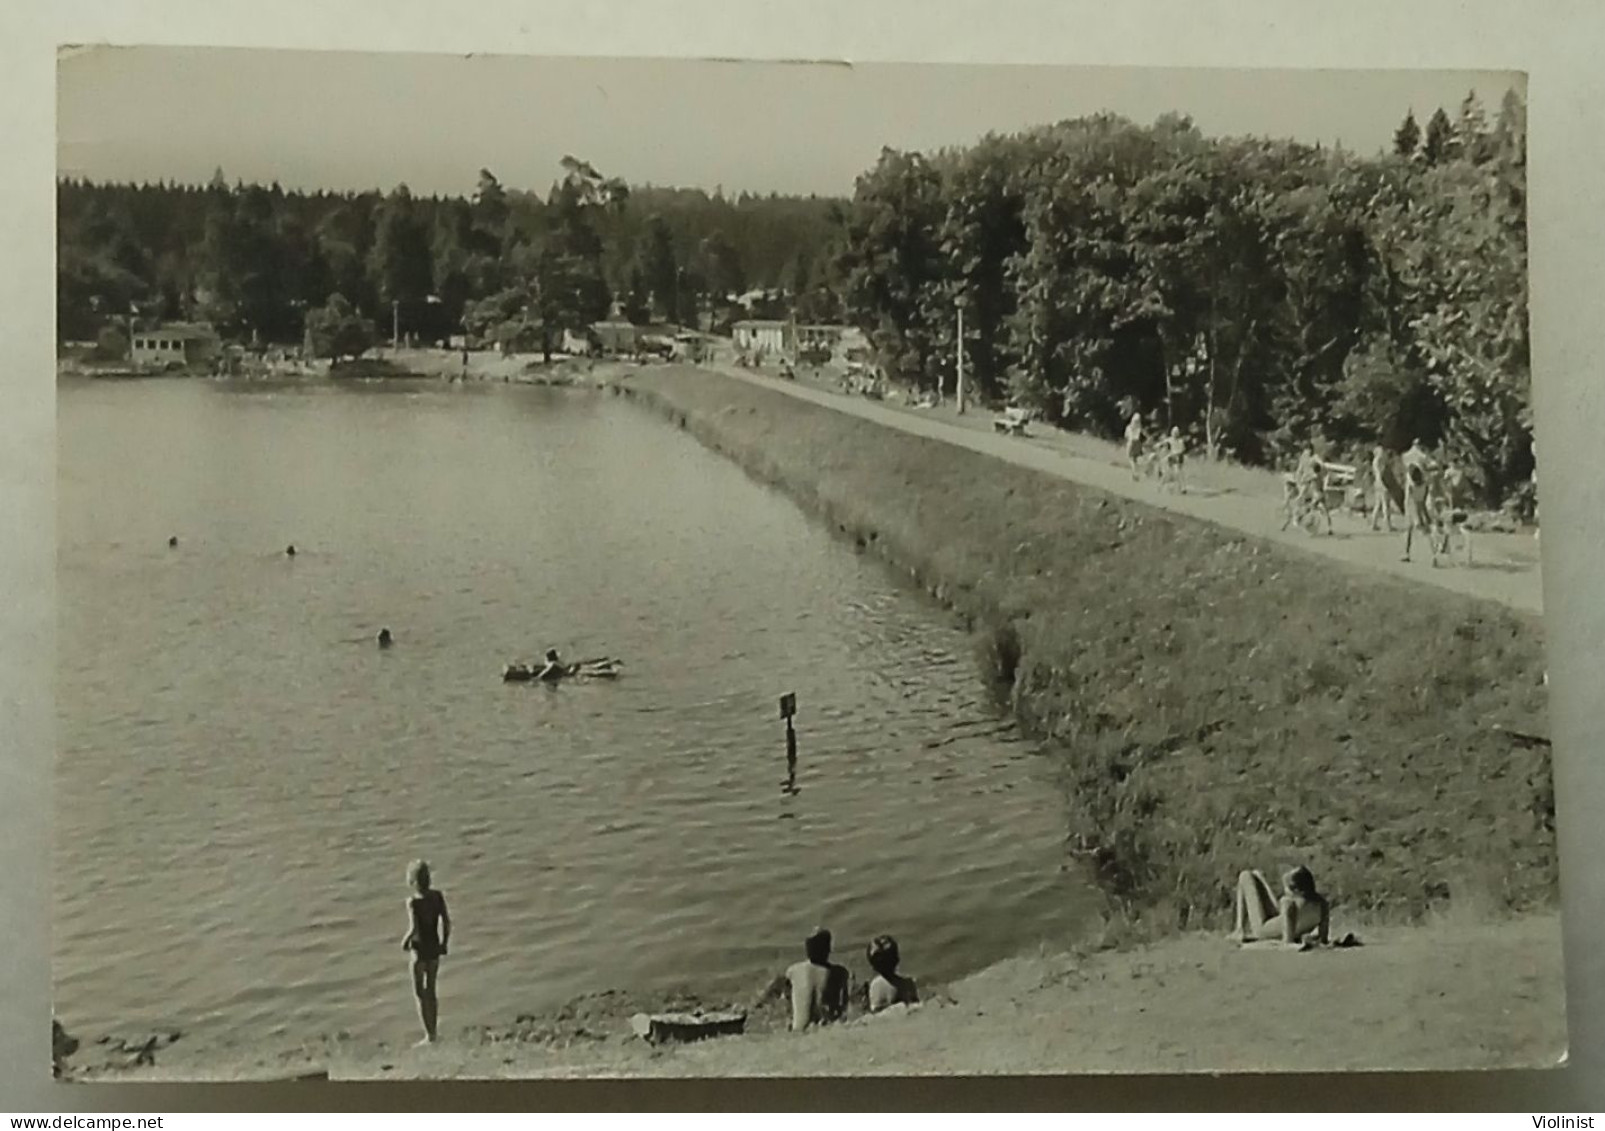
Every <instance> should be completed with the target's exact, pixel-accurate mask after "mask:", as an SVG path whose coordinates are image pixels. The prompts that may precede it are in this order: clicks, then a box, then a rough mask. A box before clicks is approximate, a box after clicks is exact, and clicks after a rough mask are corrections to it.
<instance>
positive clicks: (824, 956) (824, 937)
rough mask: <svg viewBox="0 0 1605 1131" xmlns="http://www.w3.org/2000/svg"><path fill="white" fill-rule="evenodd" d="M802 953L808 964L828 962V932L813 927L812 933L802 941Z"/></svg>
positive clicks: (821, 928)
mask: <svg viewBox="0 0 1605 1131" xmlns="http://www.w3.org/2000/svg"><path fill="white" fill-rule="evenodd" d="M803 953H804V954H806V955H808V961H809V962H821V963H823V962H828V961H830V932H829V931H827V930H825V928H823V927H815V928H814V933H813V934H811V935H809V936H808V937H807V938H806V939H804V940H803Z"/></svg>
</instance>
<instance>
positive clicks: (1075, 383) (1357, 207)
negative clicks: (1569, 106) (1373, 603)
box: [834, 91, 1533, 505]
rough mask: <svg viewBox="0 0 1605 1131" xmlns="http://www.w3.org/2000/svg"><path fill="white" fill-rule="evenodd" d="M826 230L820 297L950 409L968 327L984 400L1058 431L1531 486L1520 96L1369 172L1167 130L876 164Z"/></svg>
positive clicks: (1000, 144) (1120, 130)
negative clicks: (1354, 458) (1435, 464)
mask: <svg viewBox="0 0 1605 1131" xmlns="http://www.w3.org/2000/svg"><path fill="white" fill-rule="evenodd" d="M844 220H845V233H844V236H845V238H844V241H843V244H842V247H841V251H840V254H839V256H838V257H837V259H836V260H835V264H834V266H835V276H834V285H835V286H836V287H837V288H838V289H839V291H840V294H841V296H842V298H843V300H844V302H845V306H846V309H847V311H848V314H849V317H850V318H851V320H852V321H854V322H856V323H857V324H858V325H860V326H861V327H862V328H864V329H865V330H866V331H868V332H869V333H870V335H871V339H872V341H873V342H874V343H875V344H876V346H877V348H878V351H879V354H880V357H881V359H882V364H883V365H884V366H885V367H886V369H887V370H888V371H889V372H890V373H891V374H892V375H893V376H894V378H896V379H900V380H903V381H907V382H910V383H914V384H918V385H925V386H927V387H934V386H937V385H942V386H944V387H946V388H948V389H950V390H951V389H952V388H953V382H954V372H953V371H954V369H955V355H956V348H955V346H956V343H955V335H956V333H957V323H958V319H957V317H956V315H957V308H958V307H960V306H962V308H963V312H964V343H963V348H964V352H965V356H966V359H967V363H968V367H969V372H970V373H971V374H973V378H974V380H975V381H976V382H977V383H978V385H979V387H980V391H981V393H982V394H983V395H984V396H986V397H989V398H996V399H1003V398H1009V399H1012V400H1013V401H1014V402H1015V403H1019V404H1022V405H1026V406H1029V407H1031V408H1033V409H1035V410H1037V411H1038V412H1040V413H1041V414H1043V415H1044V416H1045V417H1047V418H1048V419H1050V420H1054V421H1059V422H1062V423H1065V424H1067V425H1069V426H1072V427H1076V428H1080V429H1084V430H1089V431H1093V432H1097V433H1102V434H1105V435H1114V434H1117V433H1118V432H1119V430H1120V428H1121V427H1122V425H1123V423H1124V421H1125V419H1127V418H1129V415H1130V414H1131V413H1132V412H1134V411H1140V412H1143V413H1144V414H1149V413H1156V414H1157V415H1159V417H1160V418H1161V420H1162V421H1163V422H1164V424H1165V425H1166V426H1167V427H1169V426H1172V425H1173V426H1177V427H1180V428H1181V429H1182V430H1183V431H1184V432H1185V433H1189V434H1190V435H1191V436H1192V438H1193V439H1194V441H1195V443H1196V444H1197V445H1198V446H1200V447H1202V448H1206V449H1208V450H1209V451H1211V452H1213V453H1218V454H1225V455H1229V456H1232V457H1234V458H1237V459H1239V460H1243V461H1245V462H1249V463H1269V462H1280V461H1282V460H1285V459H1286V458H1288V457H1289V456H1290V455H1291V454H1292V452H1293V451H1294V450H1295V449H1296V448H1297V447H1298V446H1300V445H1301V444H1302V443H1303V442H1305V441H1306V440H1309V439H1311V438H1316V439H1318V441H1319V442H1321V443H1322V444H1323V445H1324V446H1326V447H1327V448H1328V449H1329V451H1336V452H1343V453H1356V452H1358V451H1359V450H1360V449H1361V448H1362V447H1364V446H1368V445H1370V444H1372V443H1376V442H1381V443H1384V444H1387V445H1388V446H1390V447H1391V448H1393V449H1394V450H1399V449H1401V448H1402V447H1404V446H1406V445H1408V444H1409V443H1410V441H1411V440H1413V439H1416V438H1419V439H1421V440H1423V441H1424V442H1425V443H1428V444H1441V445H1442V446H1443V449H1444V450H1445V451H1446V452H1447V453H1448V454H1449V455H1450V457H1451V458H1452V459H1454V460H1455V461H1456V462H1457V463H1458V464H1460V465H1461V466H1462V467H1463V468H1464V469H1465V470H1466V471H1467V472H1468V473H1469V475H1470V476H1471V477H1472V479H1473V480H1474V481H1475V485H1476V486H1477V487H1478V488H1479V489H1480V491H1481V492H1482V494H1483V496H1484V499H1485V501H1486V502H1487V503H1488V504H1490V505H1493V504H1496V503H1499V502H1501V501H1503V500H1504V499H1506V498H1507V497H1508V496H1509V495H1510V493H1511V492H1512V491H1514V490H1516V489H1518V487H1519V485H1521V484H1524V483H1525V482H1526V481H1527V479H1528V476H1529V473H1530V471H1531V470H1532V466H1533V464H1532V453H1531V417H1530V410H1529V403H1530V400H1529V384H1530V368H1529V355H1528V330H1527V230H1526V114H1525V106H1524V104H1523V102H1522V100H1521V98H1520V97H1519V96H1518V95H1517V94H1516V93H1515V92H1514V91H1511V92H1509V93H1507V94H1506V95H1505V97H1504V99H1503V102H1502V104H1501V106H1500V108H1499V110H1498V113H1497V116H1496V118H1495V120H1493V121H1492V122H1490V121H1489V119H1488V115H1487V113H1486V111H1485V109H1484V107H1483V106H1482V104H1481V102H1480V101H1479V99H1478V97H1477V96H1476V94H1475V93H1472V94H1470V95H1468V96H1467V98H1466V99H1465V101H1464V102H1463V103H1462V104H1461V105H1460V107H1459V112H1458V115H1456V116H1454V117H1451V116H1450V115H1449V114H1448V113H1447V112H1446V111H1444V110H1443V109H1441V108H1440V109H1438V110H1437V111H1436V112H1435V113H1434V114H1433V115H1432V116H1431V118H1430V120H1429V121H1428V123H1427V125H1426V127H1425V129H1423V128H1422V127H1421V126H1420V124H1419V123H1418V122H1417V121H1416V118H1415V116H1414V113H1413V112H1412V113H1410V114H1409V115H1407V116H1406V118H1405V119H1404V121H1403V122H1402V123H1401V124H1400V125H1399V127H1398V130H1397V131H1396V133H1395V136H1394V140H1393V145H1392V147H1391V151H1390V152H1386V153H1382V154H1378V155H1374V156H1360V155H1356V154H1353V153H1349V152H1345V151H1344V150H1342V149H1341V148H1336V149H1334V148H1327V147H1322V146H1320V145H1305V144H1300V143H1297V142H1293V141H1278V140H1267V139H1263V138H1206V137H1204V136H1203V135H1202V134H1201V133H1200V132H1199V130H1198V129H1197V128H1196V127H1195V126H1194V124H1193V123H1192V122H1191V121H1190V120H1189V119H1188V118H1186V117H1184V116H1181V115H1174V114H1173V115H1167V116H1165V117H1162V118H1160V119H1159V120H1158V121H1156V122H1155V123H1154V124H1153V125H1151V126H1147V127H1143V126H1138V125H1135V124H1133V123H1132V122H1130V121H1127V120H1125V119H1123V118H1120V117H1116V116H1112V115H1098V116H1093V117H1087V118H1081V119H1076V120H1073V121H1065V122H1060V123H1057V124H1054V125H1050V126H1045V127H1042V128H1037V129H1032V130H1027V131H1024V132H1021V133H1015V134H1009V135H1001V136H1000V135H994V136H988V137H986V138H984V139H983V140H981V141H980V142H979V143H977V144H975V145H972V146H968V147H963V148H955V149H948V150H942V151H939V152H934V153H930V154H921V153H917V152H900V151H896V150H892V149H887V150H884V151H883V152H882V154H881V156H880V159H879V161H878V162H877V164H876V165H875V166H874V168H872V169H870V170H868V171H867V172H865V173H864V174H862V175H861V176H860V177H859V178H858V181H857V184H856V187H855V192H854V194H853V198H852V201H851V203H850V204H849V206H848V207H847V209H846V210H845V217H844ZM1329 458H1330V457H1329Z"/></svg>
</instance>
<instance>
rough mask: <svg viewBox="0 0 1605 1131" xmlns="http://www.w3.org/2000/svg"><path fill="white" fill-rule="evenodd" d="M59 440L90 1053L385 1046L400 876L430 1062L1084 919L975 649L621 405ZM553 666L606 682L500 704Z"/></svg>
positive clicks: (291, 399) (967, 959) (516, 405)
mask: <svg viewBox="0 0 1605 1131" xmlns="http://www.w3.org/2000/svg"><path fill="white" fill-rule="evenodd" d="M59 421H60V425H59V427H60V447H59V451H60V476H59V496H58V527H59V565H58V569H59V590H58V593H59V603H60V614H59V644H58V657H59V677H60V678H59V692H58V713H59V723H58V728H59V729H58V736H59V750H60V763H59V765H60V770H59V788H58V791H57V807H58V808H57V827H58V830H59V833H58V851H57V872H56V880H55V884H56V918H55V924H54V930H55V935H54V944H53V945H54V954H55V975H56V1002H57V1011H58V1014H59V1015H60V1016H61V1017H62V1018H63V1020H64V1021H65V1022H66V1024H67V1025H68V1027H69V1028H70V1029H71V1030H73V1031H75V1032H78V1031H83V1032H85V1033H89V1034H94V1033H97V1032H106V1031H117V1032H127V1031H132V1030H137V1029H141V1028H153V1027H156V1026H165V1025H176V1026H178V1027H181V1028H184V1029H185V1030H186V1032H189V1033H194V1034H199V1035H201V1036H211V1037H215V1038H218V1039H232V1038H236V1037H244V1038H249V1039H253V1040H254V1039H261V1038H269V1037H281V1036H288V1037H290V1038H292V1039H295V1038H299V1037H302V1036H311V1035H316V1034H332V1033H335V1032H339V1031H346V1032H349V1033H351V1034H352V1035H353V1036H359V1037H371V1038H382V1039H390V1038H397V1039H405V1038H410V1037H411V1036H412V1035H413V1032H414V1027H415V1025H416V1021H415V1017H414V1014H413V1008H412V1000H411V995H410V985H409V980H408V974H407V968H406V956H405V955H404V954H403V953H402V951H401V949H400V947H399V942H400V938H401V935H402V933H403V931H404V930H405V927H406V922H405V914H404V900H405V898H406V896H407V894H408V893H407V890H406V887H405V883H404V879H405V869H406V865H407V862H408V861H409V860H410V859H412V858H413V857H417V856H422V857H426V858H428V859H429V860H430V861H431V862H432V863H433V864H434V867H435V875H436V882H437V884H438V886H440V887H441V888H442V889H443V890H444V891H445V893H446V895H447V897H448V900H449V902H450V906H451V910H452V916H453V920H454V926H455V932H454V936H453V940H452V950H451V954H450V956H449V957H448V958H447V959H446V960H445V961H444V962H443V963H442V972H441V994H442V1029H443V1031H444V1032H446V1033H451V1032H455V1031H457V1030H458V1029H459V1028H461V1027H463V1026H468V1025H480V1024H487V1025H495V1024H498V1023H505V1022H508V1021H510V1020H511V1019H512V1017H513V1015H514V1014H515V1013H517V1012H520V1011H524V1010H539V1009H541V1008H547V1007H550V1006H552V1005H555V1004H557V1003H560V1002H562V1001H565V1000H567V999H569V998H572V997H574V996H576V995H578V994H582V993H585V992H588V991H592V990H598V989H603V988H623V989H630V990H655V989H663V988H668V987H674V986H684V985H691V986H695V987H699V988H703V989H708V990H712V991H729V992H732V993H735V992H745V991H748V990H751V989H753V988H755V987H756V986H757V985H758V983H760V982H761V981H762V980H763V979H764V978H765V977H766V976H767V975H770V974H772V973H774V972H775V971H776V970H778V968H779V967H780V965H781V964H783V963H784V962H789V961H791V960H793V959H795V958H797V957H800V940H801V938H802V936H803V934H804V933H805V932H806V931H807V930H808V929H809V928H811V927H812V926H814V925H815V924H816V923H824V924H826V925H828V926H830V927H831V928H832V930H833V931H834V932H835V934H836V937H837V939H838V949H839V950H840V951H842V953H843V954H844V955H845V957H846V958H847V959H848V960H849V961H850V962H851V963H852V964H853V965H854V966H855V967H856V968H860V969H861V968H862V966H863V962H862V945H863V942H864V940H866V939H867V938H868V937H869V936H871V935H873V934H875V933H878V932H880V931H889V932H891V933H893V934H895V935H897V936H898V937H899V940H900V942H901V943H902V947H903V952H904V956H905V966H906V968H907V969H908V971H909V972H910V973H912V974H914V975H916V976H925V977H927V978H932V977H934V978H945V977H952V976H956V975H958V974H961V973H964V972H966V971H968V970H972V969H975V968H978V967H980V966H982V965H985V964H987V963H989V962H992V961H995V960H997V959H999V958H1003V957H1006V956H1008V955H1010V954H1012V953H1016V952H1018V951H1021V950H1025V949H1031V948H1034V947H1035V946H1036V945H1037V944H1038V943H1039V942H1042V941H1044V940H1054V939H1058V938H1062V937H1063V936H1064V935H1065V934H1066V933H1068V932H1069V931H1071V930H1073V929H1074V928H1075V926H1076V925H1078V924H1079V923H1081V922H1083V921H1084V920H1085V917H1086V916H1087V914H1088V913H1089V911H1090V909H1091V908H1092V906H1093V905H1094V902H1095V901H1094V898H1093V896H1092V894H1091V892H1090V891H1089V890H1088V889H1087V888H1086V886H1085V885H1084V882H1083V881H1082V880H1081V879H1080V878H1079V877H1078V876H1077V875H1076V873H1075V872H1073V871H1066V870H1065V867H1064V865H1065V859H1066V856H1065V851H1064V834H1065V827H1064V805H1063V795H1062V792H1061V789H1060V785H1059V781H1058V778H1057V776H1056V775H1055V773H1054V769H1053V766H1052V764H1051V762H1050V761H1049V760H1048V759H1046V758H1044V757H1043V756H1041V755H1039V754H1037V753H1036V752H1035V751H1034V750H1033V748H1032V747H1031V746H1030V745H1029V744H1026V743H1023V742H1020V741H1017V740H1016V739H1015V737H1014V736H1013V734H1012V732H1011V731H1010V729H1009V728H1008V726H1007V724H1006V722H1005V721H1004V720H1002V719H1000V718H999V717H998V716H997V714H996V712H995V711H994V709H993V708H992V707H991V706H990V704H989V703H988V702H987V699H986V696H985V694H984V693H983V691H982V685H981V681H980V680H979V678H978V676H977V673H976V671H975V666H974V661H973V660H972V659H971V655H970V649H969V644H968V642H967V640H966V638H965V636H964V634H963V633H962V632H960V631H959V630H958V629H957V628H955V627H954V626H953V625H952V624H951V623H950V622H949V620H948V619H947V618H946V617H945V616H944V615H943V614H942V613H941V612H940V611H939V610H937V609H935V608H933V607H932V606H931V605H930V604H929V603H928V602H926V601H925V600H924V599H923V598H922V597H921V596H919V595H917V594H914V593H912V592H909V591H908V590H906V589H905V588H903V587H902V586H901V585H900V584H899V583H898V581H897V580H896V579H895V578H894V577H893V576H892V574H891V573H890V572H889V571H888V570H886V569H885V568H884V567H882V566H881V565H880V564H878V563H876V562H875V561H873V560H871V559H868V558H865V557H862V556H860V555H858V554H856V553H854V552H853V550H852V548H851V547H850V546H848V545H846V544H844V543H843V542H841V541H840V540H838V539H835V538H833V537H832V536H830V535H829V534H828V533H827V532H826V531H824V530H823V529H822V528H821V527H819V526H818V525H816V524H814V523H812V522H810V521H809V519H808V518H807V517H806V516H805V515H804V514H803V513H802V512H801V511H800V510H798V509H797V508H796V507H795V506H794V505H793V504H792V503H791V502H790V501H789V500H787V499H786V498H785V497H784V496H782V495H780V494H778V493H776V492H774V491H772V490H769V489H767V488H764V487H762V486H759V485H758V484H756V483H754V482H752V481H751V480H749V479H748V478H746V477H745V476H744V475H743V474H742V473H741V472H740V471H739V470H738V469H737V468H736V467H734V466H733V465H732V464H730V463H728V462H726V461H724V460H723V459H722V458H720V457H718V456H715V455H713V454H712V453H710V452H708V451H706V450H705V449H703V448H702V447H700V446H699V445H698V444H697V443H696V442H695V441H694V440H692V439H691V438H690V437H689V436H687V435H686V434H684V433H682V432H680V431H679V430H677V429H675V428H673V427H671V426H669V425H668V424H665V423H664V422H663V421H661V420H659V419H657V418H655V417H653V416H650V415H648V414H647V412H646V411H645V410H642V409H640V408H637V407H635V406H633V405H630V404H628V403H626V402H625V401H623V400H621V399H618V398H612V397H606V396H602V395H598V394H594V393H576V392H565V391H559V390H542V389H532V388H518V387H513V388H507V387H501V388H491V387H477V388H463V387H451V386H444V387H443V386H436V385H430V386H422V385H416V384H410V383H408V384H402V385H396V384H391V385H379V386H362V387H347V388H333V387H329V386H307V387H290V386H277V387H271V386H243V385H242V386H226V385H219V384H213V383H209V382H195V381H191V382H185V381H151V382H125V383H117V382H97V383H85V382H76V383H75V382H64V383H63V384H62V386H61V393H60V409H59ZM170 534H171V535H177V536H178V537H179V539H180V543H179V545H178V547H177V548H174V549H170V548H169V547H168V545H167V540H168V536H169V535H170ZM289 543H294V544H295V545H296V547H297V549H298V551H299V553H298V554H297V555H296V556H295V557H294V558H290V557H288V556H287V555H286V554H285V553H284V548H285V546H286V545H287V544H289ZM381 626H388V627H389V628H390V629H391V630H392V631H393V633H394V634H395V640H396V644H395V647H394V648H392V649H390V650H388V651H383V652H381V651H380V650H378V649H377V648H376V647H375V646H374V644H373V635H374V633H375V632H377V630H378V629H379V628H380V627H381ZM548 645H551V646H555V647H558V648H559V649H561V650H562V651H563V653H564V654H565V655H568V656H571V657H576V658H577V657H583V656H595V655H613V656H618V657H621V658H622V659H623V660H624V661H625V663H626V665H627V667H626V669H625V675H624V677H623V678H622V679H620V680H618V681H616V682H611V683H607V682H594V683H572V684H567V685H563V686H559V687H546V686H534V685H504V684H503V683H502V681H501V678H500V673H501V667H502V665H503V663H504V662H506V661H509V660H512V659H517V658H524V659H532V658H535V657H537V656H538V655H539V653H540V652H541V650H542V649H544V648H545V647H546V646H548ZM787 691H795V692H796V693H797V697H798V704H799V715H798V735H799V739H800V758H799V761H798V765H797V771H796V776H795V782H794V785H788V782H787V773H786V765H785V747H784V729H783V725H782V724H781V722H780V721H779V719H778V717H777V716H778V708H777V702H776V701H777V698H778V696H779V695H780V694H781V693H783V692H787ZM849 948H850V949H849Z"/></svg>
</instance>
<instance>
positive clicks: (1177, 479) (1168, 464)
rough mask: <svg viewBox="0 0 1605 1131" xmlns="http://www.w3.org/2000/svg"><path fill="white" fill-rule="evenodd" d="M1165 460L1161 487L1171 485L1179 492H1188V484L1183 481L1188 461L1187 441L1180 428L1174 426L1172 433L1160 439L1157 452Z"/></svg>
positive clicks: (1160, 482) (1158, 456)
mask: <svg viewBox="0 0 1605 1131" xmlns="http://www.w3.org/2000/svg"><path fill="white" fill-rule="evenodd" d="M1155 455H1156V456H1157V458H1159V459H1160V460H1162V461H1163V463H1162V464H1161V465H1160V473H1159V488H1160V490H1164V489H1165V488H1167V487H1169V488H1171V489H1173V490H1175V491H1176V492H1177V493H1178V494H1182V495H1185V494H1186V493H1187V484H1186V483H1184V482H1182V477H1181V473H1182V467H1183V465H1184V464H1185V463H1186V461H1187V441H1186V439H1185V438H1183V436H1182V434H1181V429H1180V428H1172V429H1171V430H1170V435H1168V436H1166V437H1165V438H1164V439H1162V440H1160V441H1159V451H1158V452H1156V453H1155Z"/></svg>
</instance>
